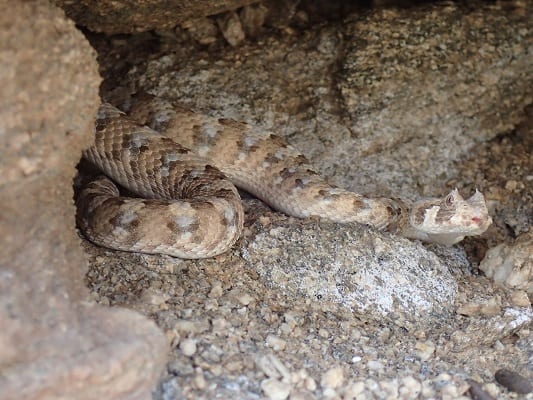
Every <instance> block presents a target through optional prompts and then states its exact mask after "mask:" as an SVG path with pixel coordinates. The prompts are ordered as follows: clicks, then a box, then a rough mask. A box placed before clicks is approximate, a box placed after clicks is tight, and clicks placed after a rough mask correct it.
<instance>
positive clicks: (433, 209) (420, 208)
mask: <svg viewBox="0 0 533 400" xmlns="http://www.w3.org/2000/svg"><path fill="white" fill-rule="evenodd" d="M410 222H411V225H412V226H413V228H415V229H416V231H417V236H418V237H419V238H421V239H423V240H426V241H429V242H434V243H440V244H444V245H448V246H451V245H452V244H455V243H458V242H460V241H461V240H463V239H464V237H465V236H476V235H481V234H482V233H483V232H485V231H486V230H487V228H488V227H489V225H490V224H491V223H492V219H491V217H490V215H489V212H488V210H487V205H486V203H485V198H484V197H483V194H481V192H479V191H478V190H477V189H476V193H474V195H473V196H472V197H470V198H469V199H466V200H465V199H464V198H463V197H462V196H461V195H460V194H459V191H458V190H457V189H454V190H452V191H451V192H450V193H449V194H448V195H447V196H445V197H443V198H440V199H429V200H421V201H418V202H416V203H415V204H414V205H413V209H412V213H411V216H410Z"/></svg>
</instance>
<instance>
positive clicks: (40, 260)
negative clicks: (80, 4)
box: [0, 1, 166, 400]
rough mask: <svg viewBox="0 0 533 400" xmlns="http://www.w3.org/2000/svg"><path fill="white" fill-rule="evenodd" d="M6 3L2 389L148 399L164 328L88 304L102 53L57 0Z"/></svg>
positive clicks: (0, 121) (0, 97)
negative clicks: (89, 207) (83, 197)
mask: <svg viewBox="0 0 533 400" xmlns="http://www.w3.org/2000/svg"><path fill="white" fill-rule="evenodd" d="M0 6H1V8H2V9H8V8H9V10H10V12H9V13H2V14H1V15H0V32H1V34H0V70H1V71H2V73H1V74H0V85H1V86H2V92H1V94H0V140H1V142H2V145H1V146H0V210H1V211H0V237H1V238H2V246H1V248H0V326H1V327H2V328H1V329H0V393H1V395H0V397H2V399H6V400H7V399H20V398H24V399H52V398H76V399H93V398H109V399H111V398H121V399H123V398H126V397H124V396H126V395H127V396H129V397H128V398H132V399H134V398H146V396H147V394H148V393H149V390H150V387H151V385H153V381H154V379H155V378H156V377H157V376H158V374H159V372H160V366H161V363H162V362H163V361H164V357H165V353H166V346H165V341H164V337H163V336H162V334H161V333H160V331H159V330H158V329H157V328H156V327H155V325H154V324H153V323H152V322H150V321H147V320H146V319H145V318H144V317H142V316H140V315H138V314H135V313H133V312H131V311H128V310H120V309H116V310H110V309H104V308H102V307H100V306H96V305H90V304H88V303H85V300H86V297H87V290H86V289H85V287H84V285H83V280H82V278H83V273H84V272H85V271H86V260H85V258H84V256H83V253H82V252H81V248H80V242H79V238H78V236H77V235H76V232H75V229H74V206H73V200H72V196H73V193H72V178H73V176H74V174H75V168H74V167H75V165H76V163H77V161H78V159H79V156H80V153H81V149H82V148H83V147H85V146H87V144H88V143H89V141H90V140H91V130H92V128H91V126H92V117H91V115H93V114H94V113H95V111H96V108H97V106H98V102H99V100H98V95H97V88H98V84H99V82H100V78H99V76H98V72H97V65H96V62H95V57H94V52H93V51H92V49H91V48H90V46H89V45H88V43H87V41H86V40H85V39H84V38H83V36H82V35H81V34H80V33H79V32H78V31H77V30H76V29H75V27H74V24H73V23H72V22H71V21H69V20H67V19H66V18H65V16H64V15H63V13H62V12H61V10H59V9H55V8H53V7H52V6H50V5H49V4H48V3H46V2H40V1H35V2H33V1H27V2H15V3H14V4H12V2H9V1H0Z"/></svg>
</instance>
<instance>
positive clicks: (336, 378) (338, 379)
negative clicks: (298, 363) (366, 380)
mask: <svg viewBox="0 0 533 400" xmlns="http://www.w3.org/2000/svg"><path fill="white" fill-rule="evenodd" d="M343 381H344V371H343V369H342V368H341V367H334V368H331V369H329V370H328V371H326V372H325V373H324V374H323V375H322V379H320V384H321V385H322V386H324V387H329V388H332V389H335V388H338V387H339V386H341V385H342V382H343Z"/></svg>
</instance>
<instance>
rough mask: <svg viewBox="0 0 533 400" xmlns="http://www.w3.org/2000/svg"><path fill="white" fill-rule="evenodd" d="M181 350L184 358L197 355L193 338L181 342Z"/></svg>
mask: <svg viewBox="0 0 533 400" xmlns="http://www.w3.org/2000/svg"><path fill="white" fill-rule="evenodd" d="M180 350H181V352H182V353H183V355H184V356H187V357H191V356H192V355H194V353H196V343H194V340H193V339H191V338H186V339H183V340H182V341H181V342H180Z"/></svg>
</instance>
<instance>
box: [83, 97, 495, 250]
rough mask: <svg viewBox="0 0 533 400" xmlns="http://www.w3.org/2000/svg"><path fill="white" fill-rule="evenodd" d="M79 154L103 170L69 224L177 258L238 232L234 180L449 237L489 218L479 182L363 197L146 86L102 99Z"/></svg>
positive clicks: (313, 212)
mask: <svg viewBox="0 0 533 400" xmlns="http://www.w3.org/2000/svg"><path fill="white" fill-rule="evenodd" d="M83 158H85V159H86V160H87V161H89V162H90V163H91V164H93V165H94V166H95V167H96V168H97V169H98V170H99V171H100V173H99V174H98V175H96V176H94V177H93V178H91V179H89V180H88V181H87V182H85V183H84V186H83V187H82V188H81V189H80V190H79V192H78V195H77V197H76V206H77V214H76V219H77V224H78V227H79V228H80V230H81V232H82V233H83V235H84V236H85V237H86V238H87V239H88V240H89V241H91V242H93V243H95V244H97V245H100V246H103V247H106V248H110V249H114V250H121V251H130V252H139V253H148V254H166V255H169V256H173V257H178V258H183V259H201V258H210V257H214V256H217V255H219V254H222V253H224V252H226V251H228V250H229V249H230V248H231V247H232V246H233V245H234V244H235V242H236V241H237V240H238V239H239V237H240V236H241V234H242V231H243V223H244V212H243V205H242V202H241V197H240V194H239V189H240V190H242V191H245V192H248V193H250V194H251V195H253V196H255V197H257V198H258V199H260V200H262V201H263V202H265V203H266V204H268V205H269V206H270V207H272V208H273V209H274V210H277V211H279V212H282V213H285V214H287V215H289V216H293V217H297V218H312V217H317V218H319V219H321V220H325V221H331V222H335V223H339V224H348V223H358V224H365V225H369V226H371V227H373V228H374V229H377V230H380V231H387V232H391V233H392V234H395V235H398V236H403V237H406V238H409V239H414V240H421V241H425V242H432V243H438V244H442V245H448V246H449V245H453V244H455V243H458V242H460V241H461V240H462V239H464V238H465V237H466V236H476V235H480V234H482V233H483V232H485V231H486V230H487V228H488V227H489V225H490V224H491V222H492V219H491V217H490V216H489V213H488V210H487V205H486V202H485V199H484V197H483V195H482V193H481V192H479V191H478V190H477V189H476V191H475V193H474V194H473V195H472V196H471V197H470V198H468V199H464V198H463V197H462V196H461V195H460V193H459V191H458V190H457V189H454V190H452V191H451V192H450V193H448V194H447V195H446V196H444V197H438V198H425V199H421V200H417V201H409V200H406V199H401V198H386V197H382V198H380V197H368V196H365V195H363V194H359V193H355V192H352V191H348V190H345V189H343V188H340V187H337V186H335V185H332V184H330V183H328V182H327V180H326V179H325V178H323V177H322V176H321V175H320V174H319V173H318V172H317V171H316V169H314V168H313V167H312V166H311V164H310V162H309V161H308V160H307V158H306V157H305V156H303V155H302V154H301V153H300V152H299V151H298V150H297V149H295V148H294V147H293V146H291V145H290V144H288V143H287V141H286V140H285V139H284V138H282V137H280V136H278V135H276V134H274V133H272V132H269V131H266V130H264V129H262V128H259V127H257V126H255V125H252V124H247V123H243V122H239V121H235V120H231V119H225V118H216V117H212V116H208V115H204V114H201V113H197V112H194V111H191V110H189V109H187V108H184V107H180V106H177V105H175V104H173V103H172V102H170V101H166V100H163V99H161V98H158V97H154V96H144V98H140V99H139V100H138V101H132V103H131V104H130V107H129V109H128V113H127V114H126V113H125V112H123V111H121V110H119V109H118V108H116V107H115V106H113V105H111V104H109V103H102V104H101V105H100V106H99V109H98V112H97V115H96V118H95V124H94V143H93V144H92V145H91V146H90V147H89V148H88V149H86V150H84V151H83ZM237 188H239V189H237Z"/></svg>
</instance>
